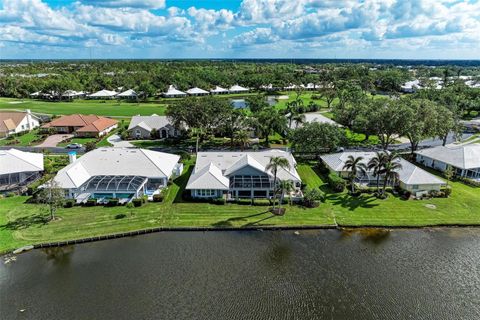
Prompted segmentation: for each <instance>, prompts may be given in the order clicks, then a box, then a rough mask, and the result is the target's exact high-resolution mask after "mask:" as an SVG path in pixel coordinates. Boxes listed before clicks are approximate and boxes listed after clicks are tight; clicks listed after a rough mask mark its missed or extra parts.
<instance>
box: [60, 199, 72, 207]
mask: <svg viewBox="0 0 480 320" xmlns="http://www.w3.org/2000/svg"><path fill="white" fill-rule="evenodd" d="M74 205H75V200H73V199H67V200H65V202H64V204H63V207H64V208H73V206H74Z"/></svg>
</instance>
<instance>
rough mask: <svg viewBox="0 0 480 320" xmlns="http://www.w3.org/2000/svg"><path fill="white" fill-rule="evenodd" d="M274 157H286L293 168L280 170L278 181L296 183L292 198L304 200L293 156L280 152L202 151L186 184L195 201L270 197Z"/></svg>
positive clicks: (271, 193)
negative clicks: (270, 167) (197, 199)
mask: <svg viewBox="0 0 480 320" xmlns="http://www.w3.org/2000/svg"><path fill="white" fill-rule="evenodd" d="M272 157H283V158H285V159H287V160H288V162H289V163H290V169H279V170H278V174H277V177H278V179H279V180H290V181H292V182H293V185H294V189H295V190H294V191H293V192H292V193H291V196H292V197H301V196H302V193H301V190H300V188H301V182H302V181H301V179H300V176H299V175H298V173H297V170H296V168H295V167H296V161H295V159H294V157H293V156H292V154H291V153H289V152H285V151H281V150H269V151H258V152H213V151H212V152H199V153H198V154H197V161H196V163H195V167H194V169H193V172H192V175H191V176H190V179H189V180H188V183H187V187H186V189H187V190H190V192H191V196H192V197H193V198H218V197H226V198H227V199H238V198H248V199H253V198H269V197H271V196H272V195H273V174H272V172H270V171H268V170H267V169H266V167H267V166H268V163H269V162H270V159H271V158H272Z"/></svg>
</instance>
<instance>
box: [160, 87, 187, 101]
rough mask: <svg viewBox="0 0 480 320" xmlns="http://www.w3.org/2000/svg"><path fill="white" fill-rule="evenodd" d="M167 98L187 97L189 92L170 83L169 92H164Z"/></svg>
mask: <svg viewBox="0 0 480 320" xmlns="http://www.w3.org/2000/svg"><path fill="white" fill-rule="evenodd" d="M163 96H164V97H165V98H180V97H186V96H187V94H186V93H185V92H183V91H180V90H178V89H177V88H175V87H174V86H173V85H170V86H169V87H168V90H167V92H165V93H164V94H163Z"/></svg>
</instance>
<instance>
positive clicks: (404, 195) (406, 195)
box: [402, 190, 412, 200]
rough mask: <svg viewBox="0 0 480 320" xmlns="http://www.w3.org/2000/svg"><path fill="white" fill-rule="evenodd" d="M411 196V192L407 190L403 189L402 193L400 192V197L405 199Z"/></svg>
mask: <svg viewBox="0 0 480 320" xmlns="http://www.w3.org/2000/svg"><path fill="white" fill-rule="evenodd" d="M411 196H412V193H411V192H410V191H408V190H405V191H404V192H403V193H402V198H403V199H405V200H408V199H410V197H411Z"/></svg>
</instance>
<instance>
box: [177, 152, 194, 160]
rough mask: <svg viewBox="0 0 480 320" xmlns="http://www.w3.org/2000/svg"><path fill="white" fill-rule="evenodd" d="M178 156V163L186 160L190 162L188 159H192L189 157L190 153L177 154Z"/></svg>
mask: <svg viewBox="0 0 480 320" xmlns="http://www.w3.org/2000/svg"><path fill="white" fill-rule="evenodd" d="M178 155H179V156H180V161H181V162H185V161H188V160H190V159H191V158H192V156H191V155H190V153H188V152H185V151H181V152H179V153H178Z"/></svg>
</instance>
